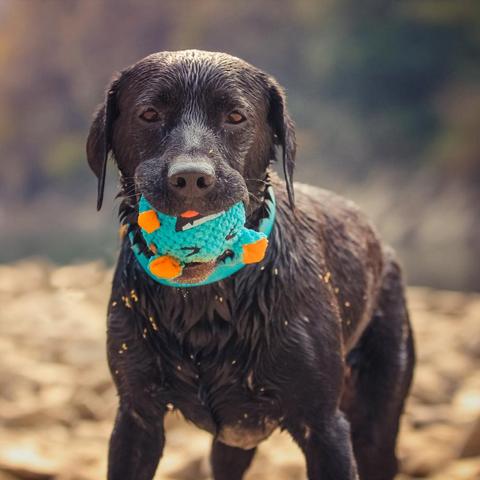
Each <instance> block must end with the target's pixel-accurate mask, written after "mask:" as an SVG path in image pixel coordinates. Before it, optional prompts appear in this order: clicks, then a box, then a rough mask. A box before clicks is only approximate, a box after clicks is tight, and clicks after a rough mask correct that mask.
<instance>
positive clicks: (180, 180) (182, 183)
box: [173, 177, 187, 188]
mask: <svg viewBox="0 0 480 480" xmlns="http://www.w3.org/2000/svg"><path fill="white" fill-rule="evenodd" d="M173 186H174V187H178V188H184V187H186V186H187V181H186V180H185V179H184V178H183V177H177V178H175V179H174V182H173Z"/></svg>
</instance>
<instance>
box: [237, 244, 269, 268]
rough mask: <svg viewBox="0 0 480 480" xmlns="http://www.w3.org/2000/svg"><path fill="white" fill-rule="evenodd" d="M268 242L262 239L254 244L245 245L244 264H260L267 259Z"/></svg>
mask: <svg viewBox="0 0 480 480" xmlns="http://www.w3.org/2000/svg"><path fill="white" fill-rule="evenodd" d="M267 246H268V240H267V239H266V238H261V239H260V240H257V241H256V242H254V243H247V244H246V245H243V247H242V248H243V263H258V262H261V261H262V260H263V257H265V252H266V251H267Z"/></svg>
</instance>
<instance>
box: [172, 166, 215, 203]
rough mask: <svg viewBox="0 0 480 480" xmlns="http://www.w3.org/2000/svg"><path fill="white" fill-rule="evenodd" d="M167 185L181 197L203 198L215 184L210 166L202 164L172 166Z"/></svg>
mask: <svg viewBox="0 0 480 480" xmlns="http://www.w3.org/2000/svg"><path fill="white" fill-rule="evenodd" d="M168 184H169V186H170V189H171V190H172V191H174V192H175V193H177V194H178V195H181V196H182V197H186V198H198V197H203V196H204V195H205V194H207V193H208V192H209V191H210V190H211V189H212V188H213V185H214V184H215V172H214V170H213V167H212V166H211V165H209V164H208V163H203V162H202V163H193V162H191V163H183V162H182V163H180V164H174V165H172V166H171V167H170V168H169V171H168Z"/></svg>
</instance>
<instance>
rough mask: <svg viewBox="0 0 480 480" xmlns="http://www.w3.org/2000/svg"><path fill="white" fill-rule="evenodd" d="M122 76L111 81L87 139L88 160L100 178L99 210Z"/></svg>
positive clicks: (98, 208) (98, 191) (98, 192)
mask: <svg viewBox="0 0 480 480" xmlns="http://www.w3.org/2000/svg"><path fill="white" fill-rule="evenodd" d="M119 83H120V77H117V78H115V79H114V80H112V82H111V83H110V86H109V87H108V89H107V93H106V95H105V102H104V104H103V105H101V106H100V107H99V108H98V110H97V111H96V113H95V116H94V119H93V122H92V125H91V126H90V132H89V134H88V139H87V160H88V164H89V165H90V168H91V169H92V170H93V173H95V175H96V176H97V178H98V190H97V210H100V209H101V208H102V203H103V191H104V189H105V176H106V173H107V161H108V155H109V153H110V150H111V149H112V138H113V125H114V123H115V119H116V118H117V116H118V106H117V93H118V87H119Z"/></svg>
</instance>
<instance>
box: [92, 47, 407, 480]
mask: <svg viewBox="0 0 480 480" xmlns="http://www.w3.org/2000/svg"><path fill="white" fill-rule="evenodd" d="M277 148H278V149H280V150H281V155H282V160H283V169H284V174H285V179H286V185H285V186H284V184H283V182H281V181H280V180H279V178H278V177H277V176H276V175H275V174H274V173H273V172H272V171H271V170H270V165H271V163H272V162H273V161H274V160H275V156H276V150H277ZM295 148H296V147H295V133H294V127H293V123H292V121H291V119H290V117H289V115H288V112H287V108H286V103H285V94H284V92H283V90H282V88H281V87H280V86H279V85H278V83H277V82H276V81H275V80H274V79H273V78H272V77H270V76H269V75H267V74H265V73H264V72H262V71H260V70H258V69H257V68H255V67H253V66H252V65H250V64H248V63H246V62H244V61H242V60H240V59H238V58H234V57H232V56H230V55H227V54H223V53H210V52H203V51H197V50H189V51H181V52H162V53H156V54H153V55H150V56H148V57H146V58H144V59H143V60H141V61H139V62H138V63H136V64H135V65H133V66H131V67H129V68H127V69H126V70H124V71H123V72H121V74H119V75H118V76H117V77H116V78H115V79H114V80H113V81H112V83H111V84H110V86H109V87H108V91H107V94H106V99H105V103H104V105H102V106H101V107H100V108H99V110H98V111H97V113H96V116H95V118H94V120H93V124H92V126H91V130H90V134H89V137H88V142H87V155H88V162H89V164H90V167H91V168H92V170H93V171H94V172H95V174H96V175H97V177H98V181H99V183H98V185H99V188H98V208H100V207H101V204H102V197H103V189H104V183H105V170H106V165H107V158H108V156H109V153H110V152H112V154H113V158H114V159H115V162H116V164H117V166H118V169H119V171H120V177H121V192H120V196H121V198H122V201H121V206H120V219H121V223H122V225H123V226H124V229H125V230H127V231H128V233H129V235H127V236H125V237H124V239H123V243H122V247H121V251H120V256H119V260H118V264H117V267H116V272H115V275H114V279H113V288H112V296H111V300H110V305H109V311H108V361H109V365H110V369H111V373H112V377H113V379H114V382H115V385H116V388H117V390H118V394H119V399H120V400H119V408H118V412H117V417H116V421H115V428H114V429H113V433H112V436H111V441H110V452H109V467H108V478H109V479H110V480H130V479H131V480H133V479H135V480H147V479H151V478H152V477H153V476H154V474H155V470H156V467H157V464H158V462H159V459H160V457H161V455H162V450H163V447H164V443H165V434H164V427H163V421H164V416H165V414H166V412H167V411H169V410H173V409H178V410H179V411H181V412H182V414H183V415H184V416H185V417H186V418H187V419H188V420H190V421H191V422H193V423H194V424H196V425H198V426H199V427H200V428H202V429H205V430H207V431H209V432H210V433H211V434H212V435H213V444H212V450H211V466H212V471H213V477H214V478H215V479H216V480H235V479H241V478H243V475H244V472H245V470H246V469H247V468H248V466H249V465H250V463H251V461H252V458H253V456H254V453H255V448H256V446H257V445H258V444H259V443H260V442H261V441H262V440H264V439H266V438H267V437H268V436H269V435H270V434H271V433H272V431H274V430H275V429H276V428H280V429H286V430H287V431H288V432H289V433H290V434H291V436H292V437H293V439H294V440H295V441H296V442H297V443H298V445H299V446H300V448H301V449H302V451H303V453H304V454H305V458H306V465H307V471H308V478H309V479H311V480H320V479H322V480H327V479H328V480H349V479H355V478H358V477H360V478H361V479H363V480H376V479H378V480H387V479H392V478H393V477H394V475H395V473H396V472H397V460H396V456H395V443H396V437H397V433H398V425H399V417H400V415H401V413H402V409H403V405H404V400H405V397H406V395H407V393H408V390H409V386H410V382H411V378H412V371H413V365H414V349H413V340H412V331H411V328H410V323H409V319H408V313H407V308H406V304H405V298H404V288H403V284H402V278H401V272H400V268H399V266H398V264H397V262H396V261H395V259H394V257H393V254H392V253H391V251H390V250H389V249H388V248H384V247H383V246H382V244H381V243H380V241H379V240H378V237H377V235H376V234H375V232H374V230H373V229H372V227H371V226H370V225H369V223H368V222H367V221H366V220H365V218H364V217H363V216H362V215H361V213H360V212H359V211H358V210H357V208H356V207H355V206H354V205H353V204H352V203H351V202H348V201H345V200H343V199H342V198H339V197H338V196H335V195H334V194H332V193H329V192H327V191H324V190H320V189H316V188H312V187H308V186H305V185H302V184H295V199H294V185H293V183H292V174H293V167H294V161H295ZM269 186H271V187H272V188H273V190H274V193H275V196H276V202H277V207H276V221H275V225H274V228H273V231H272V233H271V235H270V238H269V246H268V249H267V253H266V256H265V259H264V260H263V261H262V262H261V263H260V264H256V265H247V266H245V267H244V268H243V269H241V270H240V271H239V272H237V273H236V274H234V275H232V276H230V277H228V278H226V279H224V280H222V281H219V282H217V283H213V284H210V285H206V286H197V287H190V288H188V287H185V288H174V287H170V286H164V285H161V284H159V283H157V282H156V281H155V280H152V279H151V278H150V277H149V276H148V275H147V274H146V273H145V271H144V270H143V269H142V268H141V267H140V265H139V264H138V262H137V261H136V258H135V256H134V254H133V253H132V248H131V241H130V240H129V236H132V237H133V238H134V242H136V243H138V245H139V248H142V249H143V250H144V251H148V246H147V245H144V244H143V245H142V238H141V235H139V227H138V225H137V224H136V219H137V213H138V207H137V202H138V199H139V195H141V194H143V195H144V196H145V197H146V198H147V199H148V200H149V202H150V203H151V204H152V205H153V206H154V207H155V208H156V209H157V210H159V211H162V212H165V213H167V214H169V215H173V216H178V215H180V213H181V212H184V211H186V210H190V209H194V210H196V211H198V212H200V213H201V214H203V215H206V214H210V213H214V212H219V211H222V210H225V209H227V208H229V207H230V206H232V205H233V204H234V203H236V202H238V201H243V202H244V204H245V206H246V211H247V224H248V226H249V227H250V228H257V227H258V225H259V221H260V220H261V219H262V218H263V217H264V216H265V215H266V209H265V199H266V197H267V196H268V190H267V187H269ZM221 260H222V259H221V258H219V259H218V261H219V262H220V261H221ZM210 269H211V266H209V267H205V266H204V265H202V264H201V263H198V262H197V263H194V264H192V265H187V266H186V268H185V269H184V271H183V274H182V281H183V282H185V283H189V282H190V283H192V282H193V281H199V280H201V279H202V278H205V277H206V276H208V274H209V273H210Z"/></svg>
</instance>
